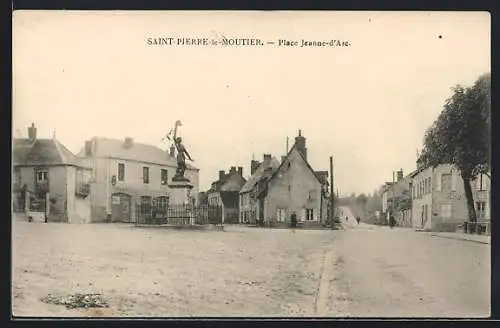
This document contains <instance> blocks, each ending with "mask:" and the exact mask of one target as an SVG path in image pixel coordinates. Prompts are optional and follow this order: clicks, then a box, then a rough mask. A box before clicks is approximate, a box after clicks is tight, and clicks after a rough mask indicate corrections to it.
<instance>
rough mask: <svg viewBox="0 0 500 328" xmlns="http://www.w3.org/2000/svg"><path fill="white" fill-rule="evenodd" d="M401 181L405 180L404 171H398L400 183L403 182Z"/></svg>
mask: <svg viewBox="0 0 500 328" xmlns="http://www.w3.org/2000/svg"><path fill="white" fill-rule="evenodd" d="M401 180H403V169H400V170H399V171H398V182H399V181H401Z"/></svg>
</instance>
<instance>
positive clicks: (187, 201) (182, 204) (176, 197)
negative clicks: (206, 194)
mask: <svg viewBox="0 0 500 328" xmlns="http://www.w3.org/2000/svg"><path fill="white" fill-rule="evenodd" d="M168 186H169V188H170V196H169V206H171V207H172V211H169V212H170V215H169V218H172V219H189V224H190V225H193V224H194V213H193V208H192V201H191V199H192V196H191V190H192V189H193V187H194V186H193V185H192V184H191V183H190V181H189V180H188V179H177V180H175V179H172V182H171V183H170V184H169V185H168ZM183 209H184V210H183Z"/></svg>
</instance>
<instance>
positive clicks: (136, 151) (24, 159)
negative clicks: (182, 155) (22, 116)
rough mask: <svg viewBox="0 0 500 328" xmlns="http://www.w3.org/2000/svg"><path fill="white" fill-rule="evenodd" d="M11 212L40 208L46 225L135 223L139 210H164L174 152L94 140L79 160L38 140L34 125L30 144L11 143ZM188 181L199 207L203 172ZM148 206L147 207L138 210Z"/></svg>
mask: <svg viewBox="0 0 500 328" xmlns="http://www.w3.org/2000/svg"><path fill="white" fill-rule="evenodd" d="M12 164H13V194H12V195H13V210H14V212H23V211H25V210H26V209H27V207H30V206H31V205H33V204H37V206H41V207H42V208H43V211H44V212H45V214H46V217H47V220H48V221H56V222H71V223H87V222H136V220H137V216H138V215H140V214H141V213H139V209H147V208H150V207H152V206H156V207H158V208H162V207H166V206H167V202H168V196H169V193H170V189H169V183H170V182H171V178H172V177H173V176H174V175H175V170H176V165H177V164H176V160H175V147H171V148H170V151H169V152H167V151H164V150H162V149H160V148H158V147H155V146H152V145H147V144H143V143H137V142H134V140H133V139H132V138H125V139H123V140H118V139H109V138H101V137H94V138H91V139H90V140H87V141H85V144H84V145H83V147H82V149H81V151H80V152H78V153H77V154H76V155H75V154H73V153H72V152H71V151H70V150H68V149H67V148H66V147H65V146H64V145H63V144H61V143H60V142H59V141H58V140H57V139H56V138H55V136H54V137H53V138H49V139H47V138H45V139H44V138H38V137H37V128H36V127H35V125H34V124H32V125H31V126H30V127H28V137H27V138H14V140H13V162H12ZM186 177H187V178H189V179H190V181H191V184H193V186H194V187H193V190H192V196H193V197H192V199H193V202H197V199H198V197H197V194H198V190H199V187H198V186H199V169H198V168H196V167H194V166H192V165H190V164H188V167H187V170H186ZM140 205H149V206H140Z"/></svg>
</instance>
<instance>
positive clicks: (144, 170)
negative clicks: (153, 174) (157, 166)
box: [142, 166, 149, 184]
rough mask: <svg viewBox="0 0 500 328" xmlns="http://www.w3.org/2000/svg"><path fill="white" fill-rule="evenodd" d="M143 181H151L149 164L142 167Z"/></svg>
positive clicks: (146, 182)
mask: <svg viewBox="0 0 500 328" xmlns="http://www.w3.org/2000/svg"><path fill="white" fill-rule="evenodd" d="M142 182H144V183H145V184H148V183H149V167H147V166H144V167H143V168H142Z"/></svg>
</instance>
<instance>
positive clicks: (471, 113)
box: [12, 10, 491, 319]
mask: <svg viewBox="0 0 500 328" xmlns="http://www.w3.org/2000/svg"><path fill="white" fill-rule="evenodd" d="M12 22H13V37H12V47H13V48H12V49H13V56H12V62H13V90H12V95H13V98H12V99H13V106H12V140H13V142H12V145H13V148H12V317H13V318H14V319H17V318H26V317H52V318H54V317H70V318H129V319H130V318H143V319H144V318H146V319H147V318H216V317H224V318H225V317H228V318H250V319H258V318H277V319H283V318H313V319H314V318H315V319H317V318H329V319H340V318H488V317H489V316H490V298H491V291H490V290H491V265H490V250H491V215H490V199H491V197H490V178H491V166H490V157H491V154H490V147H489V145H490V143H491V141H490V140H491V138H490V134H491V128H490V115H491V114H490V113H491V78H490V66H491V55H490V53H491V51H490V49H491V46H490V43H491V19H490V15H489V14H488V13H487V12H465V11H463V12H458V11H457V12H452V11H449V12H446V11H442V12H424V11H422V12H404V11H399V12H398V11H393V12H383V11H377V12H376V11H373V12H370V11H363V12H361V11H360V12H354V11H331V12H328V11H321V12H319V11H317V12H316V11H64V10H53V11H50V10H47V11H29V10H18V11H14V12H13V20H12Z"/></svg>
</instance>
